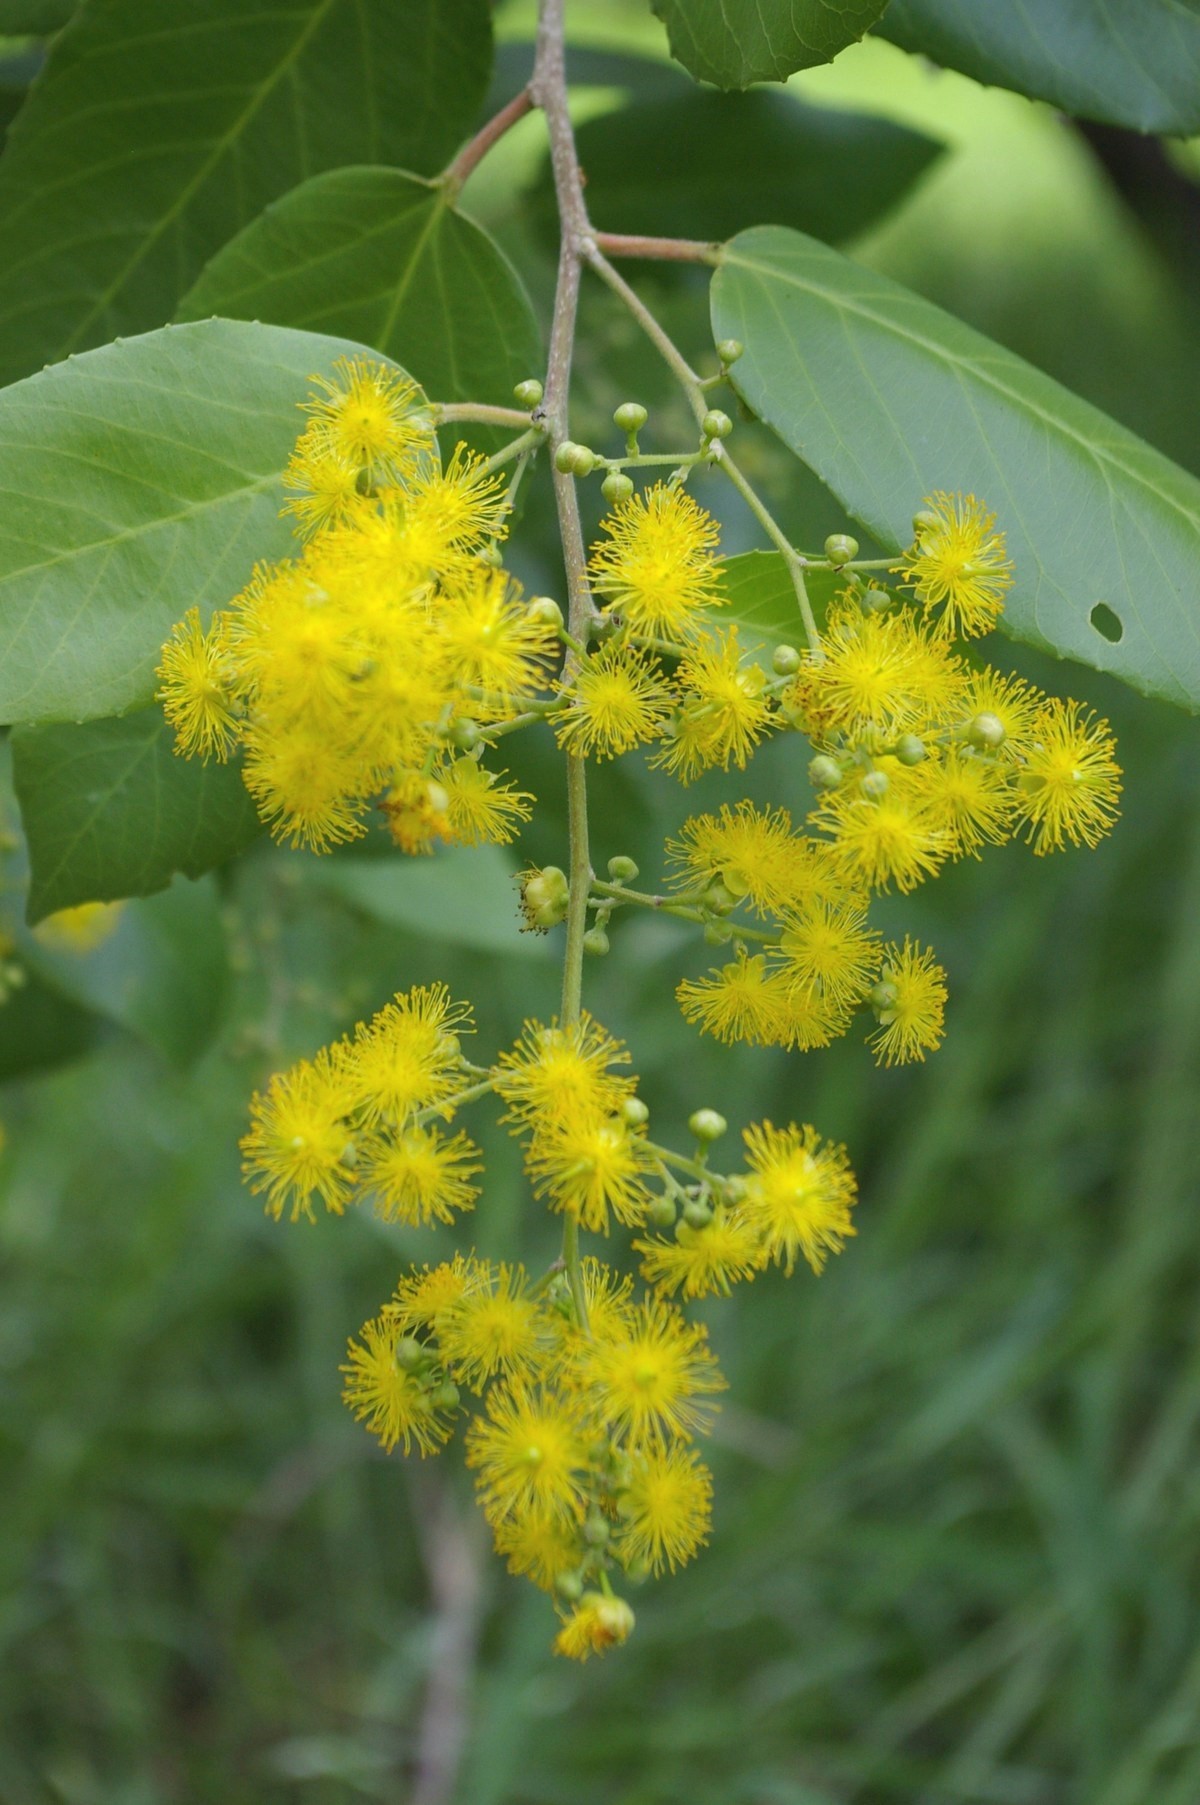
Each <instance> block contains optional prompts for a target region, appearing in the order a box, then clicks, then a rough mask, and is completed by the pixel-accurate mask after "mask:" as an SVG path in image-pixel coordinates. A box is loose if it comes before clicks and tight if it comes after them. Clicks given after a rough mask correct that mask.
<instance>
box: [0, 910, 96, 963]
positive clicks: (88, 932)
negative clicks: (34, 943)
mask: <svg viewBox="0 0 1200 1805" xmlns="http://www.w3.org/2000/svg"><path fill="white" fill-rule="evenodd" d="M124 913H125V904H124V903H123V902H87V903H76V904H75V905H74V907H73V908H70V909H56V910H55V911H54V913H53V915H47V916H46V917H45V919H44V920H42V921H39V922H38V924H37V926H36V927H35V928H34V930H33V936H34V939H35V940H40V941H41V943H42V945H43V946H47V947H49V948H50V950H51V951H52V952H55V953H90V952H93V951H94V950H95V948H96V947H98V946H102V945H103V944H104V942H105V941H106V940H107V939H108V938H109V936H110V935H112V934H115V933H116V930H117V923H118V922H119V921H120V919H121V917H122V915H123V914H124ZM4 950H5V951H8V950H9V949H7V948H6V949H4Z"/></svg>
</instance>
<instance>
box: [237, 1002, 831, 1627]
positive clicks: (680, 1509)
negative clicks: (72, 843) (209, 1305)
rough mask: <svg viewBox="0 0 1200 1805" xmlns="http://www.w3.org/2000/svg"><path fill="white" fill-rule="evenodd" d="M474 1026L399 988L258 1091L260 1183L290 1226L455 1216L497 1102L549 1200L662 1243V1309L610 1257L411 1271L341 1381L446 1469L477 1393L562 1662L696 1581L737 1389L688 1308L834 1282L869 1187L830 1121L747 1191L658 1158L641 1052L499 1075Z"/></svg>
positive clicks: (359, 1341)
mask: <svg viewBox="0 0 1200 1805" xmlns="http://www.w3.org/2000/svg"><path fill="white" fill-rule="evenodd" d="M470 1025H471V1024H470V1014H469V1011H468V1010H467V1009H466V1008H465V1007H464V1006H463V1005H461V1004H457V1003H454V1002H453V1001H452V1000H451V998H450V996H449V993H448V992H447V991H446V990H445V988H444V987H443V986H441V985H434V986H430V987H426V988H417V989H414V990H411V991H409V992H407V993H405V994H400V995H397V996H396V997H395V999H394V1000H393V1001H392V1002H391V1003H389V1004H388V1005H387V1006H386V1007H385V1008H383V1009H381V1010H380V1011H379V1012H378V1013H377V1014H376V1015H375V1016H374V1017H373V1019H372V1020H371V1021H370V1022H369V1023H366V1024H360V1025H359V1027H358V1028H357V1029H356V1031H355V1033H354V1034H353V1035H352V1036H347V1037H345V1038H344V1039H342V1040H340V1041H338V1042H336V1043H335V1044H334V1045H332V1046H330V1047H326V1048H323V1049H322V1050H321V1052H319V1053H318V1054H317V1055H316V1057H315V1058H313V1059H311V1060H301V1061H299V1062H298V1063H297V1064H296V1065H294V1066H292V1067H291V1068H290V1069H289V1070H288V1071H286V1072H283V1073H280V1074H278V1075H276V1076H275V1077H274V1078H272V1079H271V1081H270V1083H269V1085H268V1087H267V1089H266V1091H265V1092H264V1093H263V1094H262V1095H258V1096H256V1097H255V1098H254V1099H253V1101H252V1104H251V1127H250V1131H249V1133H248V1134H247V1135H246V1136H245V1138H244V1139H243V1142H242V1150H243V1153H244V1155H245V1171H246V1176H247V1179H248V1181H249V1182H250V1185H251V1188H252V1189H253V1190H255V1191H259V1192H265V1194H266V1206H267V1209H268V1210H269V1211H270V1212H271V1213H272V1214H273V1215H275V1216H276V1217H277V1218H278V1217H279V1216H280V1215H281V1214H282V1213H283V1212H284V1211H285V1210H290V1213H291V1216H292V1218H293V1220H295V1219H297V1218H298V1217H300V1216H306V1217H307V1218H308V1219H309V1220H310V1221H311V1220H313V1219H314V1216H315V1211H314V1205H315V1204H316V1203H318V1202H319V1203H321V1204H323V1205H324V1207H325V1209H326V1210H327V1211H329V1212H331V1213H333V1214H335V1215H341V1214H342V1213H343V1212H344V1210H345V1209H346V1207H347V1205H348V1204H350V1203H351V1202H356V1201H367V1200H370V1201H372V1202H373V1203H374V1206H375V1208H376V1210H377V1211H378V1212H379V1213H380V1214H381V1215H383V1216H384V1217H385V1218H387V1219H388V1220H398V1221H403V1222H406V1223H409V1224H429V1223H433V1222H449V1221H451V1220H452V1219H453V1218H454V1217H455V1216H456V1214H457V1213H458V1212H460V1211H462V1210H464V1209H468V1208H470V1207H471V1204H472V1203H473V1201H474V1198H475V1196H476V1195H477V1192H476V1189H475V1186H474V1185H473V1184H472V1183H471V1180H472V1179H474V1178H476V1177H477V1176H478V1175H479V1173H480V1171H481V1165H480V1161H479V1156H478V1151H477V1149H476V1148H475V1147H474V1145H473V1144H472V1143H471V1142H470V1141H469V1140H468V1139H467V1137H466V1135H465V1134H463V1133H462V1132H461V1131H459V1132H456V1133H454V1134H452V1135H451V1134H449V1133H448V1131H447V1128H446V1124H448V1123H450V1122H451V1121H452V1119H453V1117H454V1114H455V1112H456V1111H457V1110H458V1109H459V1108H460V1107H461V1106H462V1105H463V1104H464V1103H466V1102H467V1101H469V1100H471V1099H472V1098H473V1097H476V1096H478V1095H480V1094H481V1093H483V1092H486V1091H489V1090H490V1091H492V1092H494V1093H495V1094H496V1095H497V1096H498V1097H499V1098H500V1099H501V1100H502V1101H503V1102H504V1103H505V1105H506V1106H507V1108H506V1115H505V1120H507V1121H508V1123H509V1125H510V1127H511V1128H512V1129H513V1131H514V1132H515V1133H517V1134H518V1135H520V1136H521V1137H522V1138H523V1139H524V1140H525V1142H526V1160H527V1165H528V1169H529V1171H530V1173H531V1176H532V1177H533V1181H534V1185H535V1188H537V1189H538V1190H539V1191H540V1192H541V1193H542V1194H544V1195H545V1196H546V1197H547V1198H548V1200H549V1202H550V1203H551V1206H552V1207H553V1208H554V1209H556V1210H558V1211H560V1212H562V1213H563V1214H564V1215H566V1216H567V1217H568V1218H569V1219H570V1221H571V1222H572V1224H573V1225H574V1228H575V1231H576V1232H578V1229H579V1228H580V1227H583V1228H590V1229H595V1230H600V1231H603V1232H607V1230H608V1227H609V1224H610V1221H616V1222H619V1223H621V1224H622V1225H625V1226H628V1227H633V1228H640V1229H642V1230H643V1231H644V1233H643V1238H641V1239H639V1240H636V1241H635V1242H634V1244H633V1245H634V1247H635V1249H636V1250H637V1251H638V1252H639V1253H640V1254H641V1255H642V1273H643V1276H644V1277H645V1279H646V1280H647V1281H648V1285H649V1290H648V1291H647V1292H646V1293H645V1294H644V1295H642V1296H641V1297H640V1298H639V1297H637V1296H636V1295H635V1292H634V1284H633V1280H632V1279H631V1278H629V1277H628V1276H626V1275H622V1274H621V1273H620V1272H619V1271H618V1270H617V1269H615V1268H614V1267H612V1266H610V1265H609V1264H607V1263H606V1262H603V1261H600V1260H598V1259H596V1258H594V1257H590V1256H589V1257H585V1258H584V1259H583V1260H582V1261H581V1262H580V1264H579V1269H578V1282H577V1287H576V1286H574V1285H573V1284H572V1280H571V1277H570V1275H569V1274H568V1273H567V1271H566V1270H565V1269H564V1266H563V1263H562V1262H561V1261H559V1262H556V1263H555V1264H554V1265H553V1266H552V1267H551V1268H550V1270H549V1271H548V1272H547V1273H545V1274H544V1275H543V1276H542V1277H541V1278H540V1279H536V1280H535V1279H531V1277H530V1275H529V1274H528V1273H527V1272H526V1271H525V1269H524V1267H522V1266H509V1265H505V1264H500V1265H495V1264H493V1263H491V1262H489V1261H486V1260H482V1259H478V1258H477V1257H476V1256H475V1255H474V1254H456V1255H455V1257H454V1258H453V1259H452V1260H450V1261H446V1262H443V1263H442V1264H441V1265H439V1266H436V1267H433V1268H429V1267H424V1268H422V1269H420V1270H413V1271H411V1272H410V1273H409V1274H408V1275H407V1276H405V1277H404V1278H402V1279H401V1281H400V1283H399V1285H398V1287H397V1289H396V1292H395V1294H394V1296H393V1297H392V1298H391V1299H390V1300H389V1302H388V1303H386V1304H385V1305H384V1306H383V1308H382V1309H381V1311H380V1313H379V1315H378V1316H377V1317H375V1318H373V1319H372V1320H371V1321H369V1322H367V1323H365V1324H364V1325H363V1327H362V1329H361V1330H360V1332H359V1334H358V1336H357V1337H355V1338H354V1339H353V1340H352V1341H351V1343H350V1345H349V1349H348V1352H347V1358H346V1363H345V1365H344V1366H343V1368H342V1371H343V1374H344V1378H345V1392H344V1395H345V1399H346V1403H347V1404H348V1406H349V1407H350V1409H351V1410H352V1411H353V1413H354V1414H355V1416H356V1417H357V1418H358V1419H359V1420H360V1421H361V1422H362V1423H364V1424H365V1426H366V1427H367V1428H368V1429H369V1430H370V1432H371V1433H372V1434H373V1435H375V1436H376V1437H377V1438H378V1439H379V1441H380V1443H381V1444H382V1446H383V1447H384V1448H385V1449H388V1450H391V1449H394V1448H396V1447H401V1448H403V1450H404V1452H405V1453H410V1452H411V1451H413V1450H414V1449H415V1450H416V1451H417V1452H419V1453H420V1454H422V1455H426V1454H435V1453H437V1452H438V1451H439V1450H440V1449H441V1448H442V1447H444V1446H445V1444H446V1443H447V1442H448V1441H449V1440H450V1439H451V1437H452V1435H453V1434H454V1432H455V1429H456V1426H457V1425H458V1423H459V1422H460V1420H462V1418H463V1417H464V1415H465V1414H466V1413H467V1411H468V1406H467V1404H466V1403H464V1397H465V1396H468V1395H469V1396H470V1397H471V1398H473V1399H474V1400H476V1403H475V1404H474V1405H472V1406H470V1412H471V1414H470V1421H469V1424H468V1427H467V1430H466V1457H467V1464H468V1465H469V1466H470V1467H472V1468H473V1469H475V1472H476V1480H477V1487H478V1492H479V1498H480V1503H481V1506H482V1508H483V1511H484V1514H485V1516H486V1517H487V1520H488V1522H489V1524H490V1525H491V1527H492V1531H493V1534H494V1537H495V1542H496V1547H497V1550H498V1551H499V1552H500V1553H501V1554H502V1555H504V1556H506V1557H507V1559H508V1562H509V1565H510V1567H511V1569H512V1570H513V1571H514V1572H516V1573H521V1574H525V1575H527V1576H528V1577H529V1578H531V1579H532V1580H533V1581H534V1582H535V1583H536V1584H538V1585H539V1586H542V1587H543V1588H544V1589H545V1590H547V1591H549V1592H551V1593H552V1594H553V1595H554V1597H555V1599H556V1601H557V1604H558V1607H559V1610H560V1613H561V1615H562V1616H563V1626H562V1629H561V1632H560V1634H559V1637H558V1640H557V1643H556V1645H555V1646H556V1647H557V1649H558V1650H559V1652H560V1653H563V1654H567V1655H570V1656H572V1657H574V1658H577V1659H586V1657H587V1656H588V1655H589V1654H591V1653H596V1652H602V1651H603V1650H604V1649H605V1648H607V1647H609V1646H611V1645H612V1644H613V1643H615V1642H620V1641H623V1640H624V1639H625V1636H626V1635H627V1634H628V1633H629V1630H630V1629H631V1628H632V1626H633V1614H632V1611H631V1610H630V1608H629V1606H628V1604H626V1603H625V1602H624V1600H622V1599H620V1598H618V1597H616V1596H615V1595H614V1593H613V1591H612V1575H613V1573H614V1571H615V1570H616V1569H620V1570H621V1571H622V1572H624V1573H625V1574H626V1575H627V1576H631V1577H633V1578H634V1579H641V1578H643V1577H645V1576H646V1575H647V1574H659V1573H661V1572H663V1571H664V1570H670V1571H674V1570H675V1568H676V1567H679V1566H682V1565H683V1564H684V1563H685V1562H686V1561H687V1560H689V1559H690V1558H691V1556H692V1555H693V1554H694V1553H695V1552H696V1550H697V1549H698V1548H699V1547H700V1546H701V1545H702V1544H703V1543H704V1542H705V1540H706V1539H707V1536H708V1529H709V1520H710V1503H711V1496H712V1481H711V1478H710V1475H709V1472H708V1469H707V1468H706V1467H705V1466H704V1464H703V1462H702V1461H701V1460H700V1458H699V1456H698V1455H697V1453H696V1451H695V1449H694V1447H693V1446H692V1443H693V1441H694V1439H695V1437H696V1436H697V1435H702V1434H704V1433H705V1432H706V1430H707V1428H708V1426H709V1424H710V1422H711V1418H712V1413H713V1409H714V1408H715V1405H714V1399H715V1396H716V1394H717V1393H718V1392H719V1391H721V1390H722V1389H723V1388H724V1380H723V1379H722V1377H721V1375H720V1372H719V1370H718V1367H717V1364H716V1360H715V1358H714V1356H713V1354H712V1352H711V1350H710V1348H709V1346H708V1340H707V1333H706V1331H705V1329H704V1328H703V1327H702V1326H701V1325H698V1324H695V1323H691V1322H689V1321H688V1320H687V1318H686V1317H685V1316H684V1314H683V1311H682V1308H681V1307H680V1304H679V1303H678V1302H677V1301H676V1299H677V1298H678V1297H680V1296H682V1297H683V1298H684V1299H690V1298H695V1297H703V1296H707V1295H710V1294H712V1293H727V1292H728V1291H729V1289H730V1287H731V1285H732V1284H734V1283H736V1282H737V1281H739V1280H748V1279H752V1278H753V1277H754V1276H755V1275H756V1274H757V1273H759V1272H761V1271H763V1270H764V1269H765V1268H766V1267H767V1266H769V1265H771V1264H774V1265H777V1266H780V1267H782V1268H783V1269H784V1271H785V1272H787V1273H791V1272H792V1271H793V1269H794V1267H795V1265H796V1262H797V1260H798V1259H799V1258H803V1259H804V1260H806V1261H807V1262H808V1264H809V1265H810V1266H811V1268H812V1269H813V1271H815V1272H819V1271H820V1269H821V1267H822V1265H823V1263H824V1261H825V1258H826V1256H827V1255H828V1254H829V1253H830V1252H836V1251H838V1250H839V1249H840V1248H841V1246H842V1244H843V1242H844V1240H845V1239H846V1237H847V1236H850V1235H852V1234H853V1233H854V1228H853V1225H852V1223H851V1209H852V1206H853V1203H854V1195H855V1190H854V1179H853V1175H852V1174H851V1172H850V1169H849V1166H848V1164H847V1161H846V1156H845V1153H844V1150H843V1149H842V1148H840V1147H836V1146H832V1145H830V1144H828V1143H825V1142H822V1140H821V1139H820V1137H819V1136H818V1135H817V1134H816V1132H815V1130H814V1129H812V1128H811V1127H808V1126H804V1127H796V1126H789V1127H788V1128H785V1129H778V1128H775V1127H773V1126H772V1124H771V1123H769V1122H764V1123H762V1124H760V1125H758V1126H755V1127H753V1128H751V1129H749V1130H748V1131H747V1132H746V1135H745V1149H746V1160H745V1166H744V1170H743V1171H741V1172H739V1173H734V1174H729V1175H721V1174H719V1173H717V1172H715V1171H713V1170H710V1169H709V1167H708V1164H707V1161H706V1160H701V1159H700V1158H687V1157H683V1156H679V1155H674V1154H672V1153H671V1152H670V1151H669V1150H668V1149H666V1148H661V1147H658V1146H657V1145H656V1144H655V1143H654V1142H652V1141H651V1140H650V1139H649V1138H648V1135H647V1132H646V1129H647V1122H648V1112H647V1110H646V1108H645V1105H644V1104H642V1103H641V1101H640V1099H639V1098H638V1096H637V1082H636V1079H635V1078H634V1077H633V1076H632V1074H630V1073H629V1072H628V1070H627V1067H628V1063H629V1053H628V1050H627V1049H626V1048H625V1047H624V1046H623V1045H622V1044H621V1043H620V1042H619V1041H618V1040H616V1039H614V1038H613V1036H611V1035H610V1034H609V1033H608V1032H607V1031H606V1030H605V1029H604V1028H603V1027H601V1025H600V1024H599V1023H598V1022H596V1021H594V1020H593V1019H592V1018H591V1017H590V1016H588V1015H586V1014H584V1015H583V1017H582V1018H581V1020H580V1021H579V1022H578V1023H575V1024H573V1025H571V1026H570V1027H567V1028H560V1027H559V1026H558V1025H557V1024H554V1023H552V1024H551V1025H550V1026H548V1027H546V1026H543V1025H542V1024H540V1023H538V1022H527V1023H526V1024H525V1028H524V1030H523V1032H522V1034H521V1037H520V1039H519V1041H518V1042H517V1044H516V1045H515V1046H514V1047H513V1048H511V1049H510V1050H509V1051H508V1052H505V1053H502V1054H501V1056H500V1058H499V1059H498V1060H497V1062H496V1063H495V1065H494V1066H493V1067H492V1068H491V1069H490V1070H488V1071H486V1072H485V1071H482V1070H481V1069H480V1068H478V1067H475V1066H472V1065H470V1064H469V1063H468V1062H467V1061H466V1060H465V1058H464V1057H463V1054H462V1049H461V1041H460V1036H461V1035H462V1034H463V1033H464V1032H467V1031H469V1029H470ZM693 1122H694V1127H695V1132H696V1134H697V1139H698V1141H699V1142H701V1144H702V1145H703V1144H706V1143H707V1141H708V1140H710V1139H711V1138H713V1131H714V1125H715V1128H716V1130H717V1132H718V1133H719V1131H720V1130H722V1129H723V1127H724V1124H723V1123H722V1122H720V1120H719V1118H713V1116H712V1112H711V1111H700V1112H698V1115H697V1117H695V1118H693ZM672 1226H673V1227H674V1230H675V1232H674V1235H672V1236H668V1235H667V1234H666V1233H664V1232H659V1233H657V1234H650V1233H648V1232H645V1231H647V1230H648V1229H650V1228H657V1229H658V1230H659V1231H664V1230H666V1229H667V1228H669V1227H672Z"/></svg>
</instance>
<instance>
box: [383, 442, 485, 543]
mask: <svg viewBox="0 0 1200 1805" xmlns="http://www.w3.org/2000/svg"><path fill="white" fill-rule="evenodd" d="M507 486H508V485H507V482H506V480H505V478H504V476H503V475H500V474H490V473H489V471H488V468H487V459H486V458H485V457H482V456H480V455H479V453H478V452H474V451H470V450H468V448H467V446H466V445H462V444H460V445H456V446H455V448H454V453H453V456H452V457H451V459H450V462H449V463H448V464H447V465H446V468H445V469H444V470H438V469H436V468H431V469H428V470H425V471H422V472H421V473H419V474H418V475H417V476H416V477H414V478H412V479H410V480H409V481H407V482H406V483H405V485H404V490H403V494H402V500H401V505H402V508H403V519H404V524H405V527H406V529H407V531H408V532H409V534H410V535H411V536H412V537H413V538H414V539H415V540H416V541H417V542H418V543H419V544H420V545H421V546H422V547H426V546H427V547H428V548H429V549H430V552H431V553H432V554H433V556H432V558H431V562H436V559H437V555H438V554H439V553H440V552H441V550H442V548H450V549H452V550H453V551H456V552H477V551H480V550H481V549H482V548H483V546H484V545H485V544H487V543H488V542H489V541H492V540H495V539H499V538H501V537H502V536H503V534H504V533H505V531H506V529H507V515H508V500H507Z"/></svg>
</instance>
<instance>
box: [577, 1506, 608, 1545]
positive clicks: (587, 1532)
mask: <svg viewBox="0 0 1200 1805" xmlns="http://www.w3.org/2000/svg"><path fill="white" fill-rule="evenodd" d="M608 1537H609V1528H608V1524H607V1523H606V1522H605V1520H604V1518H603V1517H602V1516H601V1514H600V1512H599V1511H598V1510H590V1511H589V1512H588V1514H587V1520H586V1522H585V1523H584V1525H583V1539H584V1541H585V1542H586V1543H587V1545H588V1547H589V1548H603V1547H604V1545H605V1543H606V1542H607V1541H608Z"/></svg>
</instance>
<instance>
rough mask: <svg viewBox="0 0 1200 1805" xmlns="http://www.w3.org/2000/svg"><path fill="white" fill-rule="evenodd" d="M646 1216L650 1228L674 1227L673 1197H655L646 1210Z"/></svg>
mask: <svg viewBox="0 0 1200 1805" xmlns="http://www.w3.org/2000/svg"><path fill="white" fill-rule="evenodd" d="M646 1218H647V1221H648V1222H649V1223H650V1225H651V1227H652V1228H674V1226H675V1199H674V1198H673V1197H665V1196H664V1197H655V1198H654V1199H653V1200H652V1201H651V1203H650V1207H649V1208H648V1209H647V1211H646Z"/></svg>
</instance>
